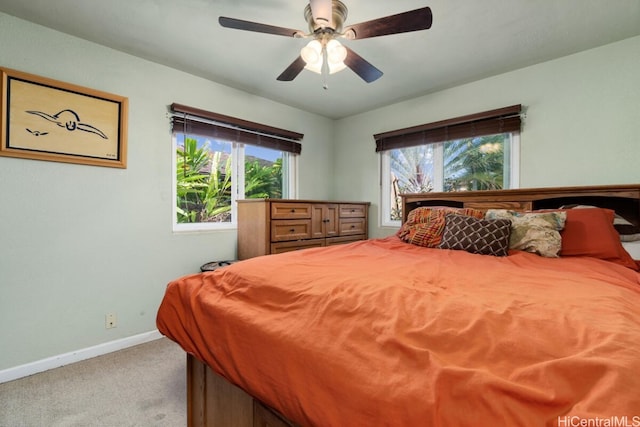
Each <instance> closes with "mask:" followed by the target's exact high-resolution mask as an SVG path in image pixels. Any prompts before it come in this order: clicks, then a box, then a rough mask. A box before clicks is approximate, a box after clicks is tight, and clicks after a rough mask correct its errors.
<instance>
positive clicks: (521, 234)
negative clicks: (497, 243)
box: [485, 209, 567, 258]
mask: <svg viewBox="0 0 640 427" xmlns="http://www.w3.org/2000/svg"><path fill="white" fill-rule="evenodd" d="M485 218H487V219H508V220H511V236H510V237H509V248H510V249H516V250H521V251H526V252H532V253H535V254H538V255H541V256H544V257H549V258H556V257H558V254H559V252H560V249H561V248H562V238H561V236H560V231H561V230H562V229H563V228H564V224H565V221H566V220H567V214H566V212H527V213H525V212H517V211H511V210H506V209H489V210H488V211H487V213H486V216H485Z"/></svg>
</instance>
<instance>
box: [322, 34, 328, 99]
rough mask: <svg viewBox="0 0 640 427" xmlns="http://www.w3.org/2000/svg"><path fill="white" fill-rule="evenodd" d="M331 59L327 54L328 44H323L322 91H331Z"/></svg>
mask: <svg viewBox="0 0 640 427" xmlns="http://www.w3.org/2000/svg"><path fill="white" fill-rule="evenodd" d="M328 80H329V58H328V54H327V44H326V43H322V89H324V90H327V89H329V83H328Z"/></svg>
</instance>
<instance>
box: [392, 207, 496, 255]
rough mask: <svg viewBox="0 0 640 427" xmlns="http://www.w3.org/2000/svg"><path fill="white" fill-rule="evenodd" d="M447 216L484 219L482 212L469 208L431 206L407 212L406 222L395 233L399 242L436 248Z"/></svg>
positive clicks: (440, 239)
mask: <svg viewBox="0 0 640 427" xmlns="http://www.w3.org/2000/svg"><path fill="white" fill-rule="evenodd" d="M447 214H456V215H466V216H471V217H474V218H478V219H482V218H484V212H482V211H480V210H478V209H470V208H451V207H447V206H431V207H421V208H416V209H414V210H412V211H411V212H409V215H407V221H406V222H405V223H404V224H402V227H401V228H400V230H398V232H397V233H396V236H398V237H399V238H400V239H401V240H403V241H405V242H407V243H411V244H414V245H418V246H424V247H427V248H437V247H438V246H439V245H440V242H441V241H442V232H443V231H444V226H445V216H446V215H447Z"/></svg>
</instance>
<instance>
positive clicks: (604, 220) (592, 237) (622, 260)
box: [560, 208, 638, 270]
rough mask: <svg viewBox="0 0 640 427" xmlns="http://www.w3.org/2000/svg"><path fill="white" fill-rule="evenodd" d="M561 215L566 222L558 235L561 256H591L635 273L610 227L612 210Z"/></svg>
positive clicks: (612, 228) (584, 210)
mask: <svg viewBox="0 0 640 427" xmlns="http://www.w3.org/2000/svg"><path fill="white" fill-rule="evenodd" d="M563 212H566V215H567V220H566V222H565V227H564V230H562V233H561V236H562V249H561V250H560V255H561V256H590V257H594V258H600V259H604V260H607V261H611V262H615V263H616V264H620V265H624V266H625V267H629V268H631V269H633V270H638V266H637V264H636V263H635V261H634V260H633V259H632V258H631V256H630V255H629V254H628V253H627V251H625V249H624V247H623V246H622V244H621V242H620V238H619V236H618V233H617V231H616V229H615V228H614V226H613V219H614V216H615V212H614V211H612V210H611V209H602V208H584V209H568V210H565V211H563Z"/></svg>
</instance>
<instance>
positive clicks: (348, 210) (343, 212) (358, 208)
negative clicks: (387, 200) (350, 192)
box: [340, 205, 367, 218]
mask: <svg viewBox="0 0 640 427" xmlns="http://www.w3.org/2000/svg"><path fill="white" fill-rule="evenodd" d="M366 209H367V205H340V217H342V218H364V217H365V216H366V213H367V212H366Z"/></svg>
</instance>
